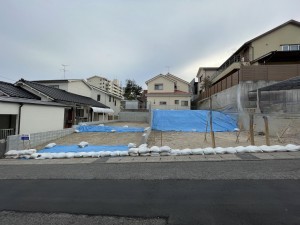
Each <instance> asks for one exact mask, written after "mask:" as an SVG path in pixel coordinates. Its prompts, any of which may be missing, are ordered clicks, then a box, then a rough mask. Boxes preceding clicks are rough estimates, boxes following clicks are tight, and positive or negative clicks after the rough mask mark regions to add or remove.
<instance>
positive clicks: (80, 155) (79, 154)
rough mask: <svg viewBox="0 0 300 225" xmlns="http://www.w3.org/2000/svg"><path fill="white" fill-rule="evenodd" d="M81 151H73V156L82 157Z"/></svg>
mask: <svg viewBox="0 0 300 225" xmlns="http://www.w3.org/2000/svg"><path fill="white" fill-rule="evenodd" d="M81 153H82V152H75V153H74V158H82V157H83V156H82V154H81Z"/></svg>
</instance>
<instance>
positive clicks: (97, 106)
mask: <svg viewBox="0 0 300 225" xmlns="http://www.w3.org/2000/svg"><path fill="white" fill-rule="evenodd" d="M16 85H17V86H19V87H22V89H25V90H27V91H28V92H31V93H32V94H34V95H36V96H38V97H39V98H40V99H41V100H42V101H44V102H56V103H61V104H64V105H67V107H66V108H65V118H64V127H65V128H67V127H71V126H72V125H74V124H78V123H80V122H90V121H98V120H104V119H106V120H107V119H108V113H113V110H111V109H110V110H108V109H109V107H107V106H106V105H104V104H102V103H100V102H97V101H95V100H94V99H92V98H90V97H86V96H82V95H77V94H73V93H70V92H67V91H65V90H61V89H59V88H56V87H50V86H46V85H43V84H40V83H37V82H32V81H27V80H24V79H21V80H19V81H17V83H16Z"/></svg>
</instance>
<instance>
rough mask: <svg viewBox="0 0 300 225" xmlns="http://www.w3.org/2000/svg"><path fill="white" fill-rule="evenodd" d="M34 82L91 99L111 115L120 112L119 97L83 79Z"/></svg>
mask: <svg viewBox="0 0 300 225" xmlns="http://www.w3.org/2000/svg"><path fill="white" fill-rule="evenodd" d="M34 82H36V83H39V84H43V85H47V86H49V87H54V88H59V89H62V90H65V91H67V92H70V93H74V94H78V95H82V96H86V97H89V98H92V99H94V100H95V101H98V102H99V103H101V104H103V105H105V106H107V107H109V108H110V109H112V110H113V111H114V113H113V115H118V114H119V112H120V107H121V97H120V96H119V95H114V94H112V93H111V92H108V91H105V90H104V89H102V88H99V87H97V86H94V85H93V83H88V82H87V81H85V80H84V79H63V80H38V81H34Z"/></svg>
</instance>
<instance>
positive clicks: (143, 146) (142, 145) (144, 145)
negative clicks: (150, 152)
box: [139, 144, 148, 148]
mask: <svg viewBox="0 0 300 225" xmlns="http://www.w3.org/2000/svg"><path fill="white" fill-rule="evenodd" d="M147 147H148V145H147V144H141V145H140V146H139V148H147Z"/></svg>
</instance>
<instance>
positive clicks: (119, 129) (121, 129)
mask: <svg viewBox="0 0 300 225" xmlns="http://www.w3.org/2000/svg"><path fill="white" fill-rule="evenodd" d="M77 130H79V132H112V130H115V132H117V133H123V132H144V128H143V127H117V126H79V127H78V128H77Z"/></svg>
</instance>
